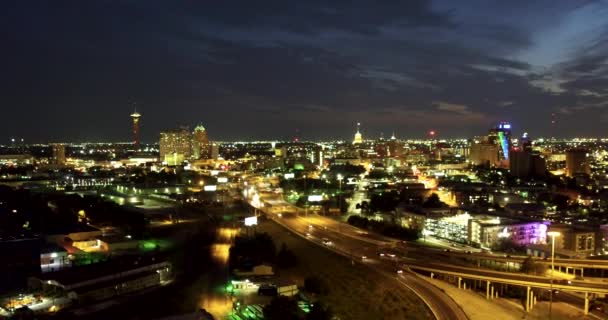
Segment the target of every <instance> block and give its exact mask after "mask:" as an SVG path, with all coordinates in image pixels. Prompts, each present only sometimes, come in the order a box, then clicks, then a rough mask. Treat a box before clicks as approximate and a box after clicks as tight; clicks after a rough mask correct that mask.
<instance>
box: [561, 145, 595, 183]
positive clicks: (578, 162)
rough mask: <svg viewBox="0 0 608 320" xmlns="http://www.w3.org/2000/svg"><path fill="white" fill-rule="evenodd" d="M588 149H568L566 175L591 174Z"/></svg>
mask: <svg viewBox="0 0 608 320" xmlns="http://www.w3.org/2000/svg"><path fill="white" fill-rule="evenodd" d="M589 173H590V169H589V161H588V151H587V150H586V149H570V150H568V151H566V176H568V177H573V176H575V175H578V174H589Z"/></svg>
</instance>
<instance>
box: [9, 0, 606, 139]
mask: <svg viewBox="0 0 608 320" xmlns="http://www.w3.org/2000/svg"><path fill="white" fill-rule="evenodd" d="M1 6H2V9H3V10H2V11H3V12H4V13H5V19H2V20H1V21H0V29H1V31H0V32H2V36H3V37H2V38H3V39H4V40H3V41H4V43H3V50H2V51H1V52H0V61H2V67H3V72H2V73H1V74H0V85H1V88H2V92H0V93H1V94H0V104H2V105H3V111H4V116H5V117H6V118H9V119H12V120H14V121H11V122H10V123H7V124H6V125H4V126H3V127H1V128H0V137H5V138H7V137H9V136H11V135H16V136H25V137H26V139H28V140H36V141H48V140H84V139H88V140H126V139H128V138H129V132H130V131H129V118H128V114H129V112H130V111H131V108H132V106H131V103H132V102H133V101H137V102H138V104H139V106H140V107H139V110H140V111H141V112H142V113H143V115H144V116H143V118H142V131H143V133H144V136H145V139H146V140H149V141H153V140H155V139H156V137H157V134H158V131H160V130H162V129H164V128H171V127H175V126H178V125H182V124H193V123H195V122H198V121H203V122H204V123H205V126H206V127H207V128H208V129H209V130H210V132H211V135H212V137H215V138H220V139H232V138H249V139H252V138H272V137H280V138H289V137H291V136H292V135H293V134H294V132H295V129H296V128H297V129H298V131H299V132H300V133H301V135H302V137H304V138H329V137H350V135H351V134H352V131H353V123H355V122H357V121H360V122H362V123H363V125H364V128H365V129H366V133H368V134H370V135H376V134H379V132H385V133H388V132H392V131H393V130H395V131H397V132H398V133H399V134H400V135H401V136H404V135H416V136H420V135H422V134H423V132H426V130H427V129H429V128H435V129H440V130H441V132H442V134H444V135H446V136H466V135H474V134H481V133H483V132H485V130H486V129H487V127H489V126H491V125H492V124H493V123H494V122H495V121H499V120H510V121H513V122H514V125H515V128H518V129H521V130H526V131H529V132H531V133H532V134H534V135H536V136H538V135H574V134H577V133H579V132H581V133H586V134H598V135H599V134H602V133H603V127H604V124H603V123H600V122H599V121H598V120H597V119H608V116H606V115H604V114H603V112H604V106H605V104H603V101H604V100H603V99H604V95H605V94H607V93H608V91H607V89H606V87H607V86H606V85H607V84H608V80H607V79H608V72H607V67H606V57H608V42H607V40H606V39H608V37H607V35H608V33H606V31H605V30H608V29H606V28H607V26H606V24H607V23H608V22H606V21H605V19H603V18H602V17H603V15H602V14H603V13H604V12H605V11H603V9H605V8H604V7H605V4H602V3H601V2H594V1H568V2H564V3H561V2H560V3H555V2H554V1H544V0H540V1H510V2H503V1H479V2H478V3H472V4H465V3H460V2H453V1H447V0H446V1H433V2H431V1H423V0H420V1H380V2H369V1H342V0H340V1H329V2H327V1H316V0H314V1H278V0H277V1H274V0H273V1H264V2H255V1H219V2H207V1H170V2H167V1H124V2H114V1H95V2H82V1H53V2H44V1H18V2H12V3H10V4H9V3H7V4H2V5H1ZM590 30H593V31H594V32H590ZM569 39H575V40H576V41H572V42H568V40H569ZM565 43H568V44H571V46H570V47H569V46H566V45H565ZM572 48H574V49H572ZM583 111H584V112H583ZM551 113H558V114H560V116H561V117H563V118H567V119H568V121H561V119H562V118H560V125H561V123H563V124H564V125H563V127H555V126H553V127H552V126H551V125H550V120H549V118H550V115H551ZM32 128H38V129H37V130H32ZM558 129H559V130H558ZM0 141H1V140H0Z"/></svg>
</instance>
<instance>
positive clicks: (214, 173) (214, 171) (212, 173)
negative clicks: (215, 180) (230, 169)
mask: <svg viewBox="0 0 608 320" xmlns="http://www.w3.org/2000/svg"><path fill="white" fill-rule="evenodd" d="M210 173H211V175H212V176H217V174H218V173H220V172H219V171H218V170H211V171H210Z"/></svg>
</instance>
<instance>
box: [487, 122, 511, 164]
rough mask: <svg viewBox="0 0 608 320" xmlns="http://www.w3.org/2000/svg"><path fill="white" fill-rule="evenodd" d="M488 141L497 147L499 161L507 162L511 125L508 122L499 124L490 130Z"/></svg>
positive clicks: (509, 149)
mask: <svg viewBox="0 0 608 320" xmlns="http://www.w3.org/2000/svg"><path fill="white" fill-rule="evenodd" d="M488 139H489V140H490V142H491V143H494V144H496V145H498V147H499V148H498V152H499V159H500V160H507V161H508V160H509V153H510V151H511V124H510V123H508V122H501V123H499V124H498V126H496V128H493V129H492V130H490V134H488Z"/></svg>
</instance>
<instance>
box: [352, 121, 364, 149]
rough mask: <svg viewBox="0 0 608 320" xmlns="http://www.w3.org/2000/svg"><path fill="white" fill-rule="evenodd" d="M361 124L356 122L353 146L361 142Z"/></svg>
mask: <svg viewBox="0 0 608 320" xmlns="http://www.w3.org/2000/svg"><path fill="white" fill-rule="evenodd" d="M360 129H361V123H359V122H357V133H355V140H353V144H361V142H363V136H362V135H361V130H360Z"/></svg>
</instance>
